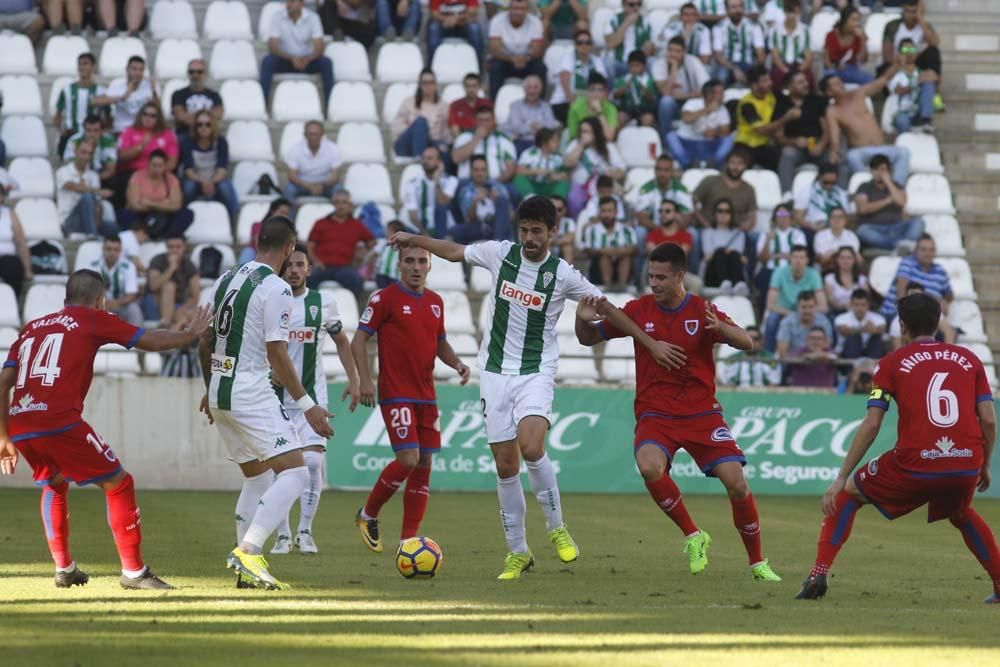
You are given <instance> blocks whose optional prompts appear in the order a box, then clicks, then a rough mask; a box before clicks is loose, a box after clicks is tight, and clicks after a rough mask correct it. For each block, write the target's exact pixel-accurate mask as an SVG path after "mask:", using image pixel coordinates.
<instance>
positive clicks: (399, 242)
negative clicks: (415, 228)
mask: <svg viewBox="0 0 1000 667" xmlns="http://www.w3.org/2000/svg"><path fill="white" fill-rule="evenodd" d="M415 236H416V234H411V233H410V232H395V233H394V234H393V235H392V236H390V237H389V245H394V246H396V247H397V248H398V247H399V246H404V245H407V244H408V243H409V242H410V240H411V239H413V238H414V237H415Z"/></svg>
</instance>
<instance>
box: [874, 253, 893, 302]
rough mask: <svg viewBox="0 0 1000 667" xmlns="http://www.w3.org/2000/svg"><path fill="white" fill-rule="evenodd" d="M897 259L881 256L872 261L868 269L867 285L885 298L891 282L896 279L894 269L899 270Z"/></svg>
mask: <svg viewBox="0 0 1000 667" xmlns="http://www.w3.org/2000/svg"><path fill="white" fill-rule="evenodd" d="M899 261H900V260H899V257H889V256H886V255H883V256H881V257H876V258H875V259H874V260H872V265H871V268H870V269H868V284H869V285H871V286H872V289H873V290H875V291H876V292H878V293H879V294H881V295H882V296H885V295H886V294H888V293H889V288H890V287H891V286H892V281H893V280H895V279H896V269H897V268H899Z"/></svg>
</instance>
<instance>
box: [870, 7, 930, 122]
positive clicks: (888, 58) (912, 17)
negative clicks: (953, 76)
mask: <svg viewBox="0 0 1000 667" xmlns="http://www.w3.org/2000/svg"><path fill="white" fill-rule="evenodd" d="M902 8H903V15H902V17H901V18H898V19H895V20H893V21H889V23H888V24H886V26H885V32H883V33H882V61H883V62H884V63H886V65H883V67H885V66H887V65H888V63H891V62H892V61H893V60H895V56H896V53H898V52H899V50H900V46H901V45H902V42H903V40H904V39H909V40H911V41H912V42H913V45H914V46H915V47H916V48H917V59H916V65H917V68H918V69H920V71H921V72H925V71H931V72H934V73H935V74H937V77H938V80H939V81H940V78H941V51H940V47H941V38H940V37H939V36H938V34H937V31H936V30H934V26H932V25H931V24H930V22H928V21H927V20H926V19H925V17H924V14H925V10H926V7H925V4H924V3H923V2H921V0H903V2H902ZM933 102H934V108H935V109H942V110H943V109H944V103H943V102H942V101H941V96H940V95H935V97H934V101H933Z"/></svg>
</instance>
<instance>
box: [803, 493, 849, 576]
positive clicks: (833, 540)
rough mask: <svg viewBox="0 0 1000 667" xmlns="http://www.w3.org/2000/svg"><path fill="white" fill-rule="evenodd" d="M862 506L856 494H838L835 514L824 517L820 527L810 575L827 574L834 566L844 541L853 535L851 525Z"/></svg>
mask: <svg viewBox="0 0 1000 667" xmlns="http://www.w3.org/2000/svg"><path fill="white" fill-rule="evenodd" d="M860 508H861V503H859V502H858V501H857V499H856V498H854V496H852V495H851V494H849V493H847V491H841V492H840V495H838V496H837V511H835V512H834V513H833V516H825V517H823V523H822V524H821V525H820V529H819V543H818V544H817V545H816V563H815V564H814V565H813V569H812V572H810V573H809V576H810V577H815V576H817V575H820V574H826V573H827V572H829V571H830V567H831V566H833V560H834V559H835V558H836V557H837V554H838V553H839V552H840V548H841V547H842V546H844V542H846V541H847V538H848V537H850V536H851V527H852V526H854V516H855V515H856V514H857V513H858V510H859V509H860Z"/></svg>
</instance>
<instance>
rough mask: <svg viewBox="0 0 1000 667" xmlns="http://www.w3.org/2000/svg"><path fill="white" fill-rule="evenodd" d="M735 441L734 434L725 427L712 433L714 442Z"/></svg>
mask: <svg viewBox="0 0 1000 667" xmlns="http://www.w3.org/2000/svg"><path fill="white" fill-rule="evenodd" d="M734 439H735V438H733V434H732V433H731V432H730V431H729V429H728V428H726V427H725V426H720V427H719V428H717V429H715V430H714V431H712V442H729V441H730V440H734Z"/></svg>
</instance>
